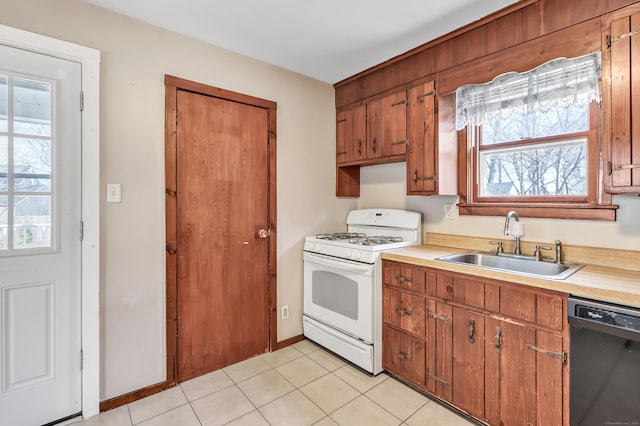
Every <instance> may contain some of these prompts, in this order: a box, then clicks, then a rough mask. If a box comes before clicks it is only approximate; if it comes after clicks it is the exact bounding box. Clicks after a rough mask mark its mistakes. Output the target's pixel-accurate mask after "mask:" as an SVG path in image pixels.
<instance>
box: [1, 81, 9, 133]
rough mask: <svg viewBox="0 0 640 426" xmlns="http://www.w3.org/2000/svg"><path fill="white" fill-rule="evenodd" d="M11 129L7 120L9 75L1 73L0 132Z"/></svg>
mask: <svg viewBox="0 0 640 426" xmlns="http://www.w3.org/2000/svg"><path fill="white" fill-rule="evenodd" d="M8 130H9V123H8V122H7V76H6V75H0V132H6V131H8Z"/></svg>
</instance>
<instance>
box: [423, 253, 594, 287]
mask: <svg viewBox="0 0 640 426" xmlns="http://www.w3.org/2000/svg"><path fill="white" fill-rule="evenodd" d="M435 260H439V261H443V262H449V263H456V264H461V265H467V266H473V267H476V268H481V269H487V270H493V271H499V272H509V273H512V274H517V275H526V276H529V277H534V278H545V279H552V280H564V279H565V278H567V277H568V276H570V275H571V274H573V273H574V272H576V271H577V270H578V269H580V268H582V267H583V266H584V265H581V264H579V263H573V262H563V263H555V262H550V261H540V260H536V259H535V258H534V257H531V258H529V257H528V256H519V255H511V254H506V253H499V254H496V253H483V252H475V251H474V252H464V253H456V254H452V255H449V256H441V257H438V258H436V259H435Z"/></svg>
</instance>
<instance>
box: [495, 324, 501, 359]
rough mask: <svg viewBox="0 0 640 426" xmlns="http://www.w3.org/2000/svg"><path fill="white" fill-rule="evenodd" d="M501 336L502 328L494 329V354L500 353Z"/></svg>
mask: <svg viewBox="0 0 640 426" xmlns="http://www.w3.org/2000/svg"><path fill="white" fill-rule="evenodd" d="M501 336H502V328H500V327H496V352H498V353H500V349H501V348H502V342H501V339H500V338H501Z"/></svg>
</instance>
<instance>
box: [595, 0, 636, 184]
mask: <svg viewBox="0 0 640 426" xmlns="http://www.w3.org/2000/svg"><path fill="white" fill-rule="evenodd" d="M603 39H604V40H603V48H605V49H607V50H606V51H605V52H604V55H603V56H604V58H603V59H604V61H603V62H604V67H603V68H604V71H605V72H603V77H604V78H610V85H609V88H610V93H607V92H606V89H607V87H606V84H605V93H604V95H605V99H604V100H605V102H606V101H608V102H606V104H608V105H610V107H611V110H610V123H605V125H607V124H609V125H610V126H611V129H610V132H609V134H610V140H609V144H608V145H609V146H608V149H605V155H606V156H607V158H606V161H605V188H606V190H607V192H609V193H613V194H616V193H640V120H638V119H637V111H640V7H639V6H638V5H633V6H630V7H628V8H626V9H622V10H621V11H618V12H616V13H615V14H612V16H611V18H610V19H609V20H608V30H607V27H605V31H604V33H603ZM607 65H608V66H609V70H607V69H606V67H607ZM607 71H610V74H609V75H607V74H608V73H607ZM605 82H606V81H605ZM607 96H608V99H607ZM634 112H635V114H636V117H635V119H634V117H633V115H632V114H633V113H634ZM605 140H606V139H605Z"/></svg>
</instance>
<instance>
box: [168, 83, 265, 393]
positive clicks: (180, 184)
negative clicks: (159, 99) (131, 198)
mask: <svg viewBox="0 0 640 426" xmlns="http://www.w3.org/2000/svg"><path fill="white" fill-rule="evenodd" d="M236 95H237V94H236ZM247 98H249V97H247ZM175 110H176V118H177V120H176V128H175V130H176V137H175V144H176V147H175V152H176V154H175V165H176V173H175V176H176V179H177V180H176V193H175V197H176V205H175V212H176V218H175V224H176V235H175V247H170V245H171V244H172V243H173V242H172V241H171V240H172V239H171V238H170V236H169V234H170V232H168V237H167V245H168V253H169V255H170V254H171V253H172V252H173V253H174V255H175V256H176V259H175V265H176V270H177V272H176V277H175V278H176V286H177V289H176V294H177V300H176V312H177V318H176V320H177V325H176V328H177V330H176V331H177V342H176V344H177V354H176V369H177V381H178V382H183V381H185V380H188V379H191V378H193V377H197V376H200V375H202V374H206V373H208V372H211V371H214V370H216V369H219V368H222V367H225V366H227V365H230V364H233V363H235V362H238V361H241V360H244V359H247V358H250V357H252V356H255V355H257V354H260V353H264V352H266V351H268V350H269V348H270V315H269V312H270V310H272V309H271V303H274V302H275V301H271V300H270V297H271V295H273V296H275V291H273V282H274V281H273V280H272V279H271V276H272V273H271V272H272V269H271V266H273V265H271V263H272V262H271V244H274V243H273V242H271V243H270V240H271V239H275V235H274V234H273V232H274V229H273V227H272V222H271V219H272V214H273V206H271V205H270V204H271V203H272V200H273V199H275V198H273V199H272V197H271V196H270V194H271V192H272V189H273V187H272V181H273V170H272V168H273V165H274V164H275V163H273V164H272V163H271V162H272V161H273V162H275V159H273V158H272V151H271V150H270V136H272V134H271V132H270V129H271V128H272V127H275V126H274V123H272V120H275V118H274V117H272V115H275V114H274V111H271V110H270V109H268V108H264V107H263V106H260V105H252V104H251V103H248V102H247V101H245V100H244V99H243V98H239V99H228V98H224V97H218V96H214V95H211V94H202V93H195V92H193V91H187V90H177V91H176V97H175ZM273 130H275V129H273ZM167 194H168V196H170V195H171V191H170V189H169V188H168V189H167ZM168 205H170V203H169V202H168ZM168 210H169V209H168ZM168 216H169V213H168ZM167 275H168V279H169V278H170V277H169V275H170V273H169V272H168V274H167ZM168 288H169V287H168ZM169 328H170V325H169V324H168V330H169ZM169 333H170V332H169V331H168V335H169Z"/></svg>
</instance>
